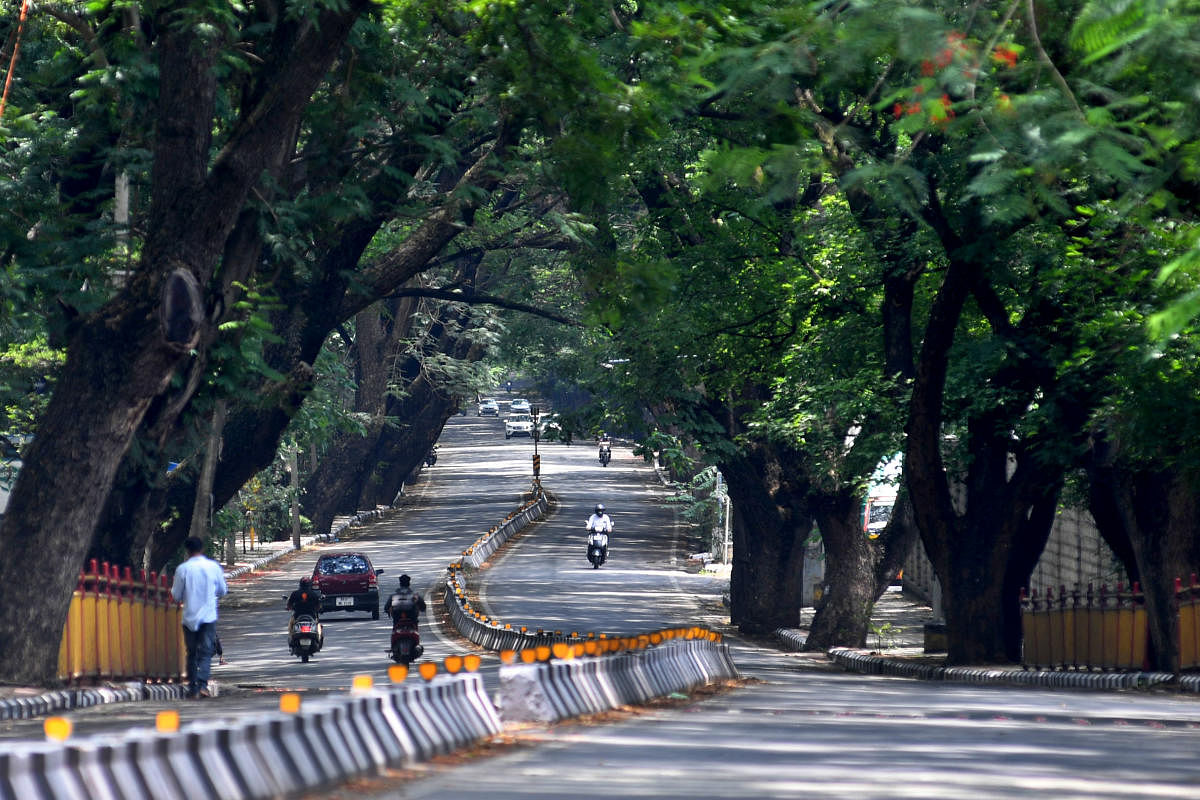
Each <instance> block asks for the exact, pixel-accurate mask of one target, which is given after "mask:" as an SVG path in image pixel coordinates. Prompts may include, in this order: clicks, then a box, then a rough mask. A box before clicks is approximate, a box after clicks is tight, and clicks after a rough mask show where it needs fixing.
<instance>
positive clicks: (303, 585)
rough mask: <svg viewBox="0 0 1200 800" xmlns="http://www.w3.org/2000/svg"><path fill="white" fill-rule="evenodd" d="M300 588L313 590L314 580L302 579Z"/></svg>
mask: <svg viewBox="0 0 1200 800" xmlns="http://www.w3.org/2000/svg"><path fill="white" fill-rule="evenodd" d="M300 588H301V589H309V588H312V578H301V579H300Z"/></svg>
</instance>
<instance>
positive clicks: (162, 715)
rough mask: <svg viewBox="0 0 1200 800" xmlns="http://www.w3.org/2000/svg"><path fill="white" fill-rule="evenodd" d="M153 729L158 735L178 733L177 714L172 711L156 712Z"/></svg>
mask: <svg viewBox="0 0 1200 800" xmlns="http://www.w3.org/2000/svg"><path fill="white" fill-rule="evenodd" d="M154 729H155V730H157V731H158V732H159V733H178V732H179V712H178V711H175V710H174V709H167V710H166V711H160V712H158V713H157V714H156V715H155V716H154Z"/></svg>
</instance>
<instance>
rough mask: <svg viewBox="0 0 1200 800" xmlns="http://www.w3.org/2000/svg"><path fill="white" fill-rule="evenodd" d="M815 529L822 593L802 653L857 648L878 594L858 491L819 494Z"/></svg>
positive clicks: (873, 558)
mask: <svg viewBox="0 0 1200 800" xmlns="http://www.w3.org/2000/svg"><path fill="white" fill-rule="evenodd" d="M813 505H814V507H815V509H816V520H817V526H818V527H819V528H820V529H821V539H822V541H823V542H824V543H825V587H826V589H825V594H824V596H823V597H822V598H821V603H820V605H818V607H817V613H816V616H814V617H813V621H812V625H811V627H810V629H809V634H808V639H807V640H806V641H805V643H804V649H805V650H828V649H829V648H830V647H835V646H842V647H862V646H863V645H864V644H865V643H866V641H867V632H868V629H869V628H870V624H871V609H872V608H873V607H874V605H875V600H876V599H877V598H878V596H879V594H880V593H881V592H882V590H880V589H879V587H878V586H877V585H876V579H875V562H876V554H875V546H874V542H873V541H872V540H871V539H869V538H868V537H867V534H866V531H864V530H863V526H862V511H861V504H860V502H859V496H858V493H857V492H854V491H852V490H844V491H841V492H837V493H831V494H828V495H824V496H818V498H817V499H816V500H815V502H814V504H813Z"/></svg>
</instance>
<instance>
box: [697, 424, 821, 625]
mask: <svg viewBox="0 0 1200 800" xmlns="http://www.w3.org/2000/svg"><path fill="white" fill-rule="evenodd" d="M744 451H745V455H743V456H738V457H732V458H729V459H726V460H725V461H724V462H722V463H721V465H720V469H721V474H722V475H724V476H725V481H726V484H727V486H728V489H729V496H730V498H731V499H732V500H733V568H732V571H731V575H730V583H729V595H730V605H731V608H730V618H731V621H732V622H733V623H734V624H735V625H737V626H738V628H739V629H741V630H742V631H744V632H746V633H753V634H767V633H770V632H771V631H774V630H776V629H777V628H794V627H796V625H797V624H799V616H800V606H801V605H802V603H801V598H802V589H803V586H804V546H805V542H806V541H807V540H808V537H809V535H810V534H811V532H812V526H813V517H812V514H811V512H810V511H809V508H808V505H807V493H808V486H807V484H802V483H801V484H798V483H796V481H797V475H799V474H801V473H799V472H798V471H797V470H795V469H792V467H794V466H795V465H792V464H785V463H783V460H782V459H781V458H780V455H781V454H780V453H779V452H778V451H777V450H776V449H775V448H773V447H772V446H771V445H769V444H765V443H762V442H754V443H751V444H748V445H746V447H745V448H744Z"/></svg>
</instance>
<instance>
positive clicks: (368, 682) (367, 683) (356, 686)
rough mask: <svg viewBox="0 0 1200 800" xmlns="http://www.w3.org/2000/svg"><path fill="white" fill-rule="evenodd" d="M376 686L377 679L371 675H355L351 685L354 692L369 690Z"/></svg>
mask: <svg viewBox="0 0 1200 800" xmlns="http://www.w3.org/2000/svg"><path fill="white" fill-rule="evenodd" d="M374 686H375V679H374V678H372V677H371V676H370V675H355V676H354V683H353V684H351V685H350V691H352V692H369V691H371V689H372V687H374Z"/></svg>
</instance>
